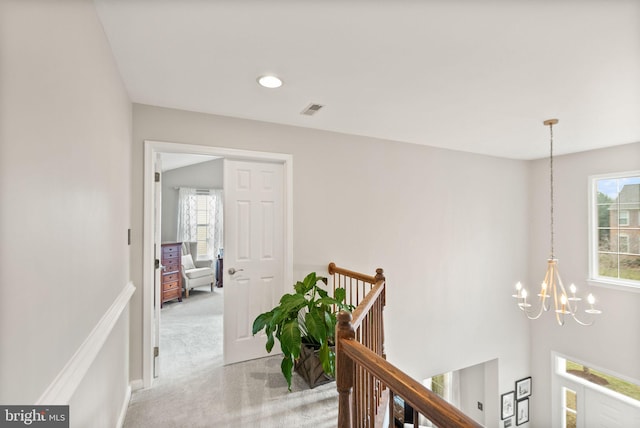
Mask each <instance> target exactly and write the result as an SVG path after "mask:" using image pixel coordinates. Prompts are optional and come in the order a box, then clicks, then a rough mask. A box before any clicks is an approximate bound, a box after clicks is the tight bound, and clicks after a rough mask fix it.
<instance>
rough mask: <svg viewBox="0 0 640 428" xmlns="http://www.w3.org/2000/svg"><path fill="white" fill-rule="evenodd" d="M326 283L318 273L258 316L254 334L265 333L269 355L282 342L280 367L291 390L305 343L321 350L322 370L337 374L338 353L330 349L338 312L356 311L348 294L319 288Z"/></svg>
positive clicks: (308, 277) (254, 323)
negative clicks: (320, 284) (346, 298)
mask: <svg viewBox="0 0 640 428" xmlns="http://www.w3.org/2000/svg"><path fill="white" fill-rule="evenodd" d="M319 282H322V283H324V284H325V285H326V284H327V278H325V277H323V276H317V275H316V273H315V272H312V273H310V274H309V275H307V276H306V277H305V278H304V280H302V281H298V282H296V284H295V285H294V286H293V287H294V289H295V293H293V294H285V295H284V296H282V298H281V299H280V303H279V304H278V306H276V307H275V308H273V309H271V310H270V311H268V312H265V313H263V314H260V315H258V317H257V318H256V319H255V321H254V322H253V334H254V335H255V334H257V333H258V332H260V331H262V330H263V329H264V330H265V333H266V335H267V344H266V349H267V352H271V350H272V349H273V345H274V344H275V339H278V341H279V342H280V348H281V349H282V353H283V357H282V364H281V365H280V368H281V370H282V374H283V375H284V378H285V379H286V380H287V385H288V386H289V391H291V376H292V370H293V367H294V364H295V361H296V360H297V359H298V358H299V357H300V350H301V349H302V346H303V344H306V345H307V346H311V347H314V348H315V349H319V352H318V357H319V359H320V362H321V363H322V369H323V370H324V372H325V373H326V374H328V375H330V376H332V377H333V376H334V375H335V353H334V352H333V350H332V349H331V346H332V345H334V340H335V337H334V336H335V328H336V314H335V312H334V308H335V310H336V311H340V310H347V311H351V310H352V309H353V306H352V305H347V304H345V303H344V300H345V297H346V291H345V290H344V288H337V289H336V290H335V292H334V296H333V297H331V296H329V293H328V292H327V291H326V290H324V289H323V288H321V287H320V286H318V283H319Z"/></svg>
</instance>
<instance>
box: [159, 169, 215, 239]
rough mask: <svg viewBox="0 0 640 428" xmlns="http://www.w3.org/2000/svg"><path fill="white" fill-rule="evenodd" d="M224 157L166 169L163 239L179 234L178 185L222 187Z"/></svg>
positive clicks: (163, 182)
mask: <svg viewBox="0 0 640 428" xmlns="http://www.w3.org/2000/svg"><path fill="white" fill-rule="evenodd" d="M222 164H223V159H215V160H212V161H208V162H202V163H199V164H196V165H189V166H185V167H182V168H176V169H172V170H169V171H165V172H164V173H163V174H162V234H161V236H162V241H163V242H169V241H176V240H177V238H178V236H177V234H178V231H177V230H178V189H177V188H178V187H194V188H196V189H222V184H223V181H222V178H223V177H222V175H223V172H224V171H223V165H222Z"/></svg>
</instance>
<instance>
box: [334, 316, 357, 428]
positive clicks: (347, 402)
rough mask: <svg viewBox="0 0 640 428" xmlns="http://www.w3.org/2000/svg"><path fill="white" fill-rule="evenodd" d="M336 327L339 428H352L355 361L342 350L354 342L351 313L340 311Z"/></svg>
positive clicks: (354, 334)
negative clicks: (345, 342)
mask: <svg viewBox="0 0 640 428" xmlns="http://www.w3.org/2000/svg"><path fill="white" fill-rule="evenodd" d="M337 319H338V324H337V325H336V389H337V390H338V428H351V391H352V389H353V360H351V358H349V356H347V355H346V354H345V353H344V351H343V350H342V343H343V341H346V340H354V339H355V337H356V333H355V331H354V330H353V327H352V326H351V313H349V312H347V311H340V312H338V315H337Z"/></svg>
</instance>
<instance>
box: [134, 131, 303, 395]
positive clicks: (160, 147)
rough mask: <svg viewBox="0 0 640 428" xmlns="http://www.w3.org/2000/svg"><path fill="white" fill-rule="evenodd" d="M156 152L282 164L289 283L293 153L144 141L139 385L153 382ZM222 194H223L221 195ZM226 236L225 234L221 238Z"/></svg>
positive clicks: (289, 278) (287, 281) (286, 278)
mask: <svg viewBox="0 0 640 428" xmlns="http://www.w3.org/2000/svg"><path fill="white" fill-rule="evenodd" d="M157 153H190V154H201V155H210V156H218V157H223V158H228V159H237V160H247V161H252V160H253V161H260V162H274V163H282V164H283V165H284V186H285V188H284V195H283V196H284V200H283V204H284V223H285V224H284V231H283V232H284V237H283V238H284V239H283V244H284V248H283V250H284V277H283V279H284V284H283V291H284V287H285V284H292V283H293V282H292V281H293V156H292V155H290V154H285V153H271V152H259V151H253V150H241V149H231V148H227V147H213V146H202V145H196V144H182V143H172V142H167V141H158V140H144V179H143V187H144V195H143V198H144V199H143V235H142V241H143V242H142V283H143V284H142V382H143V388H149V387H151V385H152V384H153V359H154V356H153V347H154V335H153V329H154V311H155V310H158V311H159V310H160V309H159V308H156V307H154V301H153V295H154V294H153V293H154V290H153V287H154V280H153V278H154V259H155V255H154V252H153V222H152V211H153V204H154V201H153V183H154V173H155V171H154V162H153V159H154V157H155V155H156V154H157ZM223 197H224V195H223ZM225 239H226V237H225Z"/></svg>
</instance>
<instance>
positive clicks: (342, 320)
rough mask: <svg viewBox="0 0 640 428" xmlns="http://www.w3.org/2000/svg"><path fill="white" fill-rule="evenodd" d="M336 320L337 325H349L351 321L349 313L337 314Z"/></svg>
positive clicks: (341, 312)
mask: <svg viewBox="0 0 640 428" xmlns="http://www.w3.org/2000/svg"><path fill="white" fill-rule="evenodd" d="M336 318H337V319H338V323H339V324H350V323H351V320H352V319H353V318H352V316H351V312H347V311H340V312H338V314H337V315H336Z"/></svg>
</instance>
